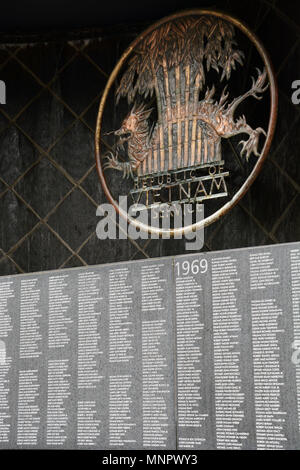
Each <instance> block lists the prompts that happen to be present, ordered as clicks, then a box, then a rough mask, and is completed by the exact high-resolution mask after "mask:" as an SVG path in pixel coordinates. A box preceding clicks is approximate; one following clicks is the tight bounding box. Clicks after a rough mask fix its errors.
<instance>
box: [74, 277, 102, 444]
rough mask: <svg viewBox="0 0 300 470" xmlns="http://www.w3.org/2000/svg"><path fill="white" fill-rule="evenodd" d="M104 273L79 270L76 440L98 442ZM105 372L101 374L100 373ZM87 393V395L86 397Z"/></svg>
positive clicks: (87, 442)
mask: <svg viewBox="0 0 300 470" xmlns="http://www.w3.org/2000/svg"><path fill="white" fill-rule="evenodd" d="M100 285H101V275H100V274H97V273H94V272H84V273H79V274H78V389H79V393H80V399H79V401H78V411H77V444H78V445H79V446H96V445H97V439H98V437H99V436H100V425H101V421H100V419H99V417H98V413H97V412H98V409H97V408H98V406H99V405H98V404H97V398H98V393H99V383H100V382H101V381H103V375H102V374H103V364H101V358H102V356H103V350H102V349H101V347H100V345H101V331H100V317H101V310H100V302H101V301H102V300H103V298H102V297H101V295H100ZM101 369H102V370H101ZM101 372H102V374H101ZM83 397H84V399H83Z"/></svg>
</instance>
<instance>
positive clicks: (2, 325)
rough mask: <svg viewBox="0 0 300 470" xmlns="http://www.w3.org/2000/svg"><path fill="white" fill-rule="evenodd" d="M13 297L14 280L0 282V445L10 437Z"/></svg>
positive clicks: (8, 440)
mask: <svg viewBox="0 0 300 470" xmlns="http://www.w3.org/2000/svg"><path fill="white" fill-rule="evenodd" d="M14 298H15V292H14V281H13V280H7V281H5V280H4V281H2V282H1V283H0V445H1V444H8V443H9V442H10V437H11V419H12V411H13V410H12V407H11V403H10V400H9V394H10V388H11V386H12V384H11V380H10V375H11V368H12V367H11V366H12V358H11V355H10V354H9V352H8V344H10V343H11V340H12V334H13V323H12V316H11V315H10V306H11V302H12V300H13V299H14Z"/></svg>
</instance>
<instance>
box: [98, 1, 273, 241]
mask: <svg viewBox="0 0 300 470" xmlns="http://www.w3.org/2000/svg"><path fill="white" fill-rule="evenodd" d="M197 15H210V16H216V17H218V18H222V19H223V20H226V21H228V22H229V23H231V24H233V25H234V26H236V27H237V28H238V29H239V30H240V31H242V32H243V33H244V34H245V35H246V36H247V37H248V39H249V40H250V41H251V42H252V43H253V44H254V45H255V46H256V49H257V51H258V52H259V54H260V56H261V58H262V60H263V62H264V65H265V67H266V70H267V74H268V79H269V84H270V118H269V125H268V131H267V137H266V140H265V143H264V146H263V149H262V152H261V155H260V157H259V158H258V160H257V162H256V164H255V165H254V168H253V170H252V172H251V173H250V175H249V176H248V178H247V179H246V181H245V182H244V183H243V185H242V186H241V187H240V189H239V190H238V191H237V192H236V193H235V194H234V196H233V197H232V199H231V200H230V201H228V202H227V203H226V204H224V205H223V206H222V207H221V208H220V209H218V210H217V211H216V212H214V213H213V214H212V215H210V216H209V217H207V218H204V219H203V220H201V221H199V222H196V223H194V224H191V225H189V226H186V227H179V228H175V229H161V228H159V227H153V226H151V225H146V224H143V223H141V222H139V221H138V220H136V219H134V218H132V217H130V216H129V214H128V213H127V212H126V211H124V210H123V209H122V208H121V207H120V206H119V204H118V203H117V201H115V199H114V198H113V196H112V195H111V193H110V191H109V188H108V186H107V182H106V179H105V176H104V172H103V168H102V163H101V153H100V152H101V145H100V134H101V124H102V117H103V111H104V107H105V103H106V99H107V96H108V93H109V91H110V89H111V86H112V85H113V83H114V81H115V79H116V78H117V76H118V74H119V72H120V70H121V68H122V66H123V64H124V62H125V61H126V59H127V58H128V57H129V55H130V54H131V52H132V51H133V50H134V48H135V47H136V45H137V44H138V43H139V42H140V41H142V40H143V39H145V37H146V36H147V35H148V34H149V33H151V32H152V31H153V30H155V29H156V28H157V27H159V26H161V25H163V24H164V23H166V22H169V21H172V20H174V19H177V18H182V17H185V16H197ZM277 103H278V91H277V84H276V80H275V74H274V71H273V67H272V64H271V61H270V59H269V56H268V53H267V52H266V50H265V48H264V46H263V45H262V44H261V42H260V41H259V39H258V38H257V36H256V35H255V33H253V32H252V31H251V30H250V29H249V28H248V27H247V26H246V25H245V24H244V23H243V22H242V21H240V20H239V19H237V18H235V17H233V16H231V15H229V14H227V13H224V12H221V11H215V10H208V9H191V10H185V11H182V12H179V13H175V14H173V15H170V16H167V17H165V18H163V19H161V20H160V21H158V22H156V23H154V24H153V25H151V26H150V27H149V28H148V29H146V30H145V31H144V32H143V33H141V34H140V35H139V36H138V37H137V38H136V39H135V40H134V41H133V42H132V43H131V45H130V46H129V47H128V49H127V50H126V51H125V52H124V53H123V55H122V56H121V58H120V60H119V62H118V63H117V65H116V66H115V68H114V70H113V71H112V73H111V75H110V77H109V80H108V82H107V85H106V87H105V89H104V92H103V95H102V98H101V101H100V106H99V112H98V117H97V125H96V133H95V157H96V166H97V171H98V175H99V178H100V182H101V185H102V187H103V190H104V192H105V195H106V197H107V199H108V201H109V202H110V203H111V204H112V205H113V206H114V208H115V210H116V211H117V212H118V213H119V214H120V215H121V216H122V217H124V218H125V219H126V220H127V222H128V223H131V224H133V225H134V226H135V227H137V228H139V229H141V230H144V231H146V232H148V233H150V234H156V235H160V236H161V235H165V236H175V235H177V236H182V235H185V234H188V233H190V232H192V231H196V230H198V229H201V228H204V227H206V226H207V225H210V224H211V223H213V222H216V221H217V220H218V219H220V218H221V217H222V216H223V215H225V214H226V213H227V212H228V211H229V210H230V209H232V208H233V207H234V206H235V205H236V204H237V203H238V202H239V200H240V199H241V198H242V197H243V196H244V195H245V193H246V192H247V191H248V189H249V188H250V186H251V185H252V183H253V182H254V180H255V178H256V177H257V175H258V173H259V172H260V170H261V167H262V165H263V163H264V160H265V159H266V157H267V154H268V152H269V150H270V146H271V143H272V139H273V136H274V131H275V125H276V118H277Z"/></svg>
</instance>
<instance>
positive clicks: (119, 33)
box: [0, 0, 300, 275]
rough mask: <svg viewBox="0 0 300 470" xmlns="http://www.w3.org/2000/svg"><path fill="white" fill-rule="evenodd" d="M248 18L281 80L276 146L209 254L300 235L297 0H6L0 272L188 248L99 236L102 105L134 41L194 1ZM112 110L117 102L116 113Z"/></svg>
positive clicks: (210, 240)
mask: <svg viewBox="0 0 300 470" xmlns="http://www.w3.org/2000/svg"><path fill="white" fill-rule="evenodd" d="M195 6H197V7H207V6H211V7H215V8H218V9H222V10H225V11H227V12H229V13H233V14H234V15H235V16H238V17H240V18H241V19H242V20H244V21H245V22H246V23H247V24H248V25H249V26H250V27H251V28H252V29H253V30H254V31H256V33H257V35H258V36H259V38H260V39H261V41H262V42H263V43H264V45H265V47H266V49H267V50H268V52H269V54H270V56H271V59H272V62H273V64H274V68H275V71H276V75H277V79H278V85H279V116H278V122H277V129H276V133H275V138H274V141H273V144H272V149H271V152H270V154H269V156H268V159H267V161H266V163H265V165H264V168H263V170H262V172H261V174H260V175H259V177H258V179H257V180H256V182H255V183H254V185H253V186H252V188H251V190H250V191H249V192H248V193H247V195H246V196H245V197H244V198H243V199H242V201H241V202H240V203H239V204H238V205H237V206H236V207H235V208H234V209H233V210H232V211H231V212H230V213H229V214H228V215H226V216H225V217H223V219H222V220H220V221H219V222H217V223H215V224H213V225H212V226H210V227H209V228H208V229H207V230H206V233H205V246H204V248H203V250H205V251H207V250H220V249H229V248H238V247H246V246H255V245H263V244H272V243H282V242H291V241H296V240H300V210H299V203H300V163H299V160H300V155H299V153H300V152H299V143H300V126H299V123H300V113H299V110H300V106H295V105H293V104H292V102H291V94H292V90H291V83H292V82H293V81H294V80H296V79H299V80H300V4H299V2H298V1H268V0H254V1H253V0H251V1H243V2H242V1H240V0H239V1H234V0H229V1H219V2H216V1H215V2H208V1H205V2H202V1H198V2H188V1H185V2H168V1H164V2H151V3H142V2H140V4H139V6H135V5H134V3H133V2H132V3H131V2H123V3H120V2H115V1H110V2H102V1H99V0H98V1H91V0H85V1H84V2H75V1H72V2H71V1H64V2H59V1H57V0H56V1H53V0H52V1H45V0H43V1H42V2H41V1H40V2H37V1H36V2H34V1H27V2H26V1H22V2H21V1H16V0H14V1H10V2H6V4H5V5H1V15H0V31H2V32H1V34H0V63H1V65H0V79H1V80H4V81H5V83H6V86H7V104H6V105H0V274H1V275H5V274H13V273H19V272H28V271H38V270H46V269H55V268H62V267H72V266H81V265H86V264H101V263H107V262H115V261H123V260H130V259H138V258H145V257H154V256H165V255H173V254H179V253H183V252H184V250H185V243H184V240H182V241H181V240H171V241H169V240H147V241H146V240H144V241H141V240H140V241H137V242H135V241H133V240H112V241H110V240H107V241H100V240H98V239H97V237H96V234H95V229H96V224H97V222H98V218H97V217H96V215H95V211H96V207H97V206H98V204H99V203H101V202H105V197H104V195H103V191H102V189H101V186H100V183H99V181H98V177H97V173H96V170H95V164H94V156H93V155H94V130H95V123H96V116H97V110H98V104H99V100H100V97H101V94H102V92H103V89H104V87H105V84H106V81H107V78H108V76H109V74H110V73H111V71H112V69H113V67H114V65H115V64H116V62H117V60H118V58H119V57H120V55H121V53H122V52H123V51H124V49H125V48H126V46H127V45H128V43H130V42H131V41H132V40H133V39H134V38H135V37H136V35H137V34H138V33H139V32H141V31H142V30H143V29H145V27H147V26H148V24H151V23H152V22H153V21H155V20H157V19H159V18H161V17H162V16H165V15H167V14H170V13H173V12H175V11H177V10H180V9H183V8H188V7H195ZM111 112H112V114H113V113H114V110H113V109H112V111H111Z"/></svg>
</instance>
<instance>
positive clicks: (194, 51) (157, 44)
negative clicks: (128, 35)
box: [105, 16, 268, 176]
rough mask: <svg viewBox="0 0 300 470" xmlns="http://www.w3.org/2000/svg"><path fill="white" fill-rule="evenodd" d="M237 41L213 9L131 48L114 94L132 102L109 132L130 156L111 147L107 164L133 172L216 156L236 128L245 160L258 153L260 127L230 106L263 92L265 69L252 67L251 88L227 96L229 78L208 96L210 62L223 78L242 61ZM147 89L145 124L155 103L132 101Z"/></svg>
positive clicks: (171, 25)
mask: <svg viewBox="0 0 300 470" xmlns="http://www.w3.org/2000/svg"><path fill="white" fill-rule="evenodd" d="M235 45H236V43H235V41H234V27H233V25H231V24H230V23H228V22H226V21H223V20H222V19H218V18H215V17H213V16H200V17H198V18H197V17H192V16H191V17H184V18H179V19H176V20H173V21H170V22H168V23H166V24H163V25H161V26H160V27H159V28H157V29H156V30H154V31H153V32H152V33H151V34H149V35H148V36H147V37H146V38H145V39H144V40H143V41H142V42H141V43H140V44H139V45H138V47H137V48H136V49H135V51H134V55H133V56H132V58H131V60H130V62H129V66H128V69H127V70H126V72H125V73H124V75H123V77H122V79H121V82H120V85H119V88H118V90H117V101H118V100H119V99H120V98H121V97H126V98H127V100H128V103H129V104H130V105H132V108H131V110H130V112H129V114H128V116H126V118H125V119H124V120H123V122H122V126H121V127H120V129H118V130H117V131H115V135H116V136H118V138H119V142H118V143H119V146H123V145H124V142H127V144H128V158H129V161H128V162H124V161H120V160H119V159H118V154H113V153H110V154H109V155H107V162H106V165H105V168H114V169H116V170H119V171H122V172H123V174H124V176H129V175H132V176H134V174H137V175H147V174H157V173H160V172H166V171H170V170H171V171H172V170H178V169H180V168H186V167H188V168H192V167H198V166H201V165H205V164H208V163H213V162H220V161H221V159H222V156H221V139H222V138H228V137H232V136H234V135H237V134H241V133H246V134H248V136H249V137H248V140H241V142H240V144H241V155H242V156H245V157H246V159H247V160H248V158H249V157H250V155H251V153H253V154H254V155H256V156H258V155H259V151H258V143H259V138H260V135H264V136H266V132H265V130H264V129H262V128H261V127H258V128H257V129H252V128H251V127H250V125H249V124H247V121H246V118H245V116H242V117H239V118H235V111H236V109H237V107H238V106H239V104H240V103H241V102H242V101H244V100H245V99H246V98H248V97H250V96H253V97H254V98H256V99H258V100H259V99H261V97H262V94H263V93H264V92H265V91H266V89H267V87H268V84H267V83H266V78H267V73H266V70H263V71H260V70H259V69H257V73H256V78H253V77H252V87H251V88H250V89H249V90H248V91H247V92H246V93H244V94H243V95H242V96H239V97H237V98H235V99H234V100H233V101H231V102H228V96H229V94H228V92H227V85H224V89H223V92H222V95H221V97H220V99H219V100H218V99H215V98H214V95H215V91H216V90H215V86H214V84H213V85H212V86H211V88H209V86H208V85H206V75H207V73H208V72H209V71H210V69H214V70H215V71H216V72H217V73H218V74H219V77H220V80H221V82H222V81H225V80H229V79H230V76H231V72H232V70H235V69H236V67H237V65H238V64H239V65H241V66H242V65H243V52H242V51H240V50H238V49H237V48H236V47H235ZM205 87H206V90H205V93H204V96H203V98H202V99H200V96H201V93H202V92H203V90H204V88H205ZM153 95H155V98H156V103H157V116H158V119H157V123H156V124H155V126H152V128H151V125H150V124H149V121H148V118H149V116H150V115H151V113H152V111H153V110H152V109H151V108H148V107H147V106H146V105H145V104H143V103H142V104H139V105H137V104H136V103H135V102H134V101H135V99H136V97H137V96H139V97H143V98H145V99H146V98H148V97H149V96H150V97H151V96H153ZM117 147H118V146H117Z"/></svg>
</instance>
